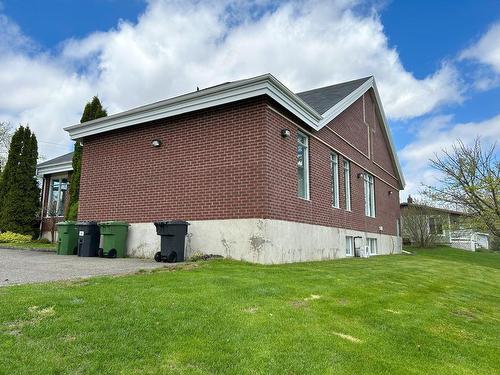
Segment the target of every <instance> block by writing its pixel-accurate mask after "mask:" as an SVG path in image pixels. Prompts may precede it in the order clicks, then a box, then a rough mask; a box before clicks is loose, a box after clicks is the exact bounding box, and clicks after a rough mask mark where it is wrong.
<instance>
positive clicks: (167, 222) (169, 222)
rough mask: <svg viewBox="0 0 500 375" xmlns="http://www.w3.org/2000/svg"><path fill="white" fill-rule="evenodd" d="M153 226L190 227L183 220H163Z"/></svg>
mask: <svg viewBox="0 0 500 375" xmlns="http://www.w3.org/2000/svg"><path fill="white" fill-rule="evenodd" d="M154 224H155V225H190V224H189V223H188V222H187V221H183V220H163V221H155V223H154Z"/></svg>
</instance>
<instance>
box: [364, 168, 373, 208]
mask: <svg viewBox="0 0 500 375" xmlns="http://www.w3.org/2000/svg"><path fill="white" fill-rule="evenodd" d="M363 187H364V189H363V190H364V192H365V215H366V216H368V217H375V178H374V177H373V176H372V175H371V174H369V173H368V172H365V173H363Z"/></svg>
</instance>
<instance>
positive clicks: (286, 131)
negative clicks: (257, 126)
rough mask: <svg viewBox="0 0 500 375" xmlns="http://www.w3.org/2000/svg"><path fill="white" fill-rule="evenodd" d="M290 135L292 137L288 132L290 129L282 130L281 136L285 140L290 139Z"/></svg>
mask: <svg viewBox="0 0 500 375" xmlns="http://www.w3.org/2000/svg"><path fill="white" fill-rule="evenodd" d="M290 135H291V133H290V130H288V129H282V130H281V136H282V137H283V138H288V137H290Z"/></svg>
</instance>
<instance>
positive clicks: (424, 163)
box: [399, 114, 500, 199]
mask: <svg viewBox="0 0 500 375" xmlns="http://www.w3.org/2000/svg"><path fill="white" fill-rule="evenodd" d="M478 136H479V137H480V139H481V141H482V142H483V143H484V144H485V145H488V144H492V143H494V142H496V141H498V140H500V114H499V115H497V116H495V117H492V118H489V119H487V120H484V121H480V122H467V123H454V122H453V116H451V115H447V116H435V117H432V118H430V119H428V120H427V121H424V122H422V123H420V124H419V128H418V130H417V131H416V134H415V140H414V141H413V142H411V143H409V144H407V145H406V146H405V147H404V148H403V149H402V150H401V151H400V152H399V156H400V160H401V163H402V167H403V170H404V173H405V178H406V188H405V190H404V192H402V194H401V198H402V199H405V198H406V196H407V195H408V194H411V195H418V192H419V191H420V190H422V184H426V185H436V184H438V183H439V177H440V176H439V174H438V173H437V172H436V171H435V170H433V169H432V168H431V167H430V166H429V159H432V158H434V156H435V155H436V154H440V153H441V152H442V150H443V149H449V148H450V146H452V144H453V143H455V142H456V141H457V140H458V139H460V140H462V141H463V142H464V143H465V144H471V143H472V142H474V140H475V138H476V137H478Z"/></svg>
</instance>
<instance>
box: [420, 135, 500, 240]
mask: <svg viewBox="0 0 500 375" xmlns="http://www.w3.org/2000/svg"><path fill="white" fill-rule="evenodd" d="M430 162H431V165H432V167H434V168H435V169H436V170H438V171H439V172H441V174H442V179H441V181H440V184H439V185H438V186H427V190H426V193H427V195H428V196H430V197H431V198H432V199H434V200H436V201H438V202H441V203H444V204H455V205H458V206H460V207H462V208H463V209H464V210H465V212H467V213H468V214H469V215H468V219H469V221H472V222H473V224H474V226H475V227H477V228H478V229H483V230H487V231H489V232H490V233H492V234H493V235H495V236H497V237H498V236H500V202H499V200H500V161H499V160H498V155H497V152H496V143H495V144H493V145H492V146H490V147H488V148H485V149H483V146H482V145H481V142H480V140H479V138H476V140H475V141H474V143H473V144H472V145H471V146H467V145H465V144H464V143H463V142H462V141H461V140H458V142H457V143H456V144H454V145H453V146H452V148H451V150H443V154H442V155H441V156H439V155H435V157H434V159H433V160H431V161H430Z"/></svg>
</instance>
